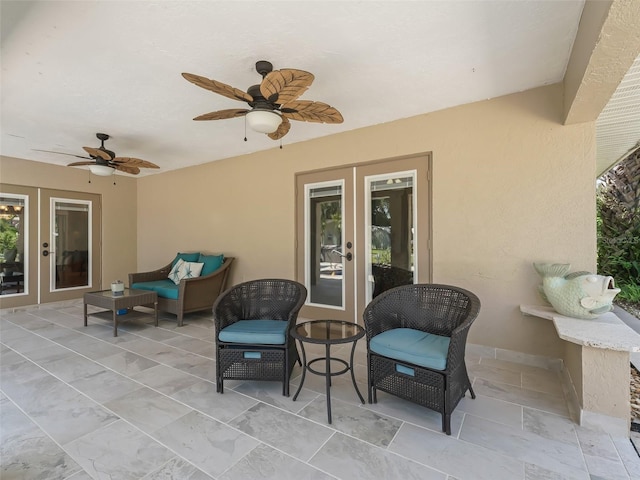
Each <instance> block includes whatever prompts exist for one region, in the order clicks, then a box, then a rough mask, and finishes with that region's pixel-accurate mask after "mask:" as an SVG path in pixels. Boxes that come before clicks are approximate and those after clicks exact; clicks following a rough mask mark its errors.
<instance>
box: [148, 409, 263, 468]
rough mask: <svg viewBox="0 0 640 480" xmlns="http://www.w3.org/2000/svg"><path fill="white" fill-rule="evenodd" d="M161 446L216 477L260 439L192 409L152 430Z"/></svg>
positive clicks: (253, 446)
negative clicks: (188, 412) (158, 428)
mask: <svg viewBox="0 0 640 480" xmlns="http://www.w3.org/2000/svg"><path fill="white" fill-rule="evenodd" d="M154 437H155V438H157V439H158V440H159V441H160V442H162V443H163V444H164V445H167V446H168V447H169V448H171V449H172V450H173V451H175V452H176V453H178V454H179V455H180V456H182V457H183V458H185V459H186V460H188V461H189V462H191V463H192V464H194V465H195V466H197V467H198V468H200V469H201V470H202V471H204V472H205V473H207V474H208V475H211V476H213V477H218V476H219V475H221V474H222V473H223V472H225V471H226V470H227V469H228V468H229V467H231V466H232V465H234V464H235V463H236V462H238V460H240V459H241V458H242V457H244V456H245V455H246V454H247V453H248V452H250V451H251V450H253V449H254V448H256V447H257V446H258V445H259V444H260V442H259V441H258V440H255V439H253V438H251V437H249V436H248V435H245V434H244V433H242V432H239V431H238V430H236V429H233V428H231V427H229V426H227V425H224V424H223V423H220V422H218V421H217V420H214V419H212V418H209V417H207V416H205V415H203V414H201V413H198V412H192V413H190V414H188V415H184V416H183V417H180V418H179V419H178V420H176V421H174V422H172V423H170V424H169V425H166V426H165V427H163V428H161V429H160V430H158V431H156V432H155V433H154Z"/></svg>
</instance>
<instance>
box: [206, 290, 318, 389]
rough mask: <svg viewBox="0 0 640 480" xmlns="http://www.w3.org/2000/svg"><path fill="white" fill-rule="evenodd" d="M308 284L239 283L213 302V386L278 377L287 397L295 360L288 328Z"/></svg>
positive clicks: (300, 306)
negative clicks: (230, 381)
mask: <svg viewBox="0 0 640 480" xmlns="http://www.w3.org/2000/svg"><path fill="white" fill-rule="evenodd" d="M306 298H307V289H306V288H305V287H304V285H302V284H300V283H298V282H294V281H292V280H283V279H261V280H252V281H249V282H244V283H240V284H238V285H235V286H233V287H231V288H230V289H228V290H227V291H226V292H224V293H222V294H221V295H220V297H218V299H217V300H216V302H215V304H214V305H213V317H214V322H215V328H216V390H217V391H218V392H219V393H224V391H223V390H224V388H223V381H224V380H225V379H228V380H279V381H282V394H283V395H284V396H287V397H288V396H289V378H290V375H291V370H292V369H293V367H294V365H295V363H296V361H299V359H298V351H297V350H296V346H295V342H294V339H293V337H291V335H289V330H291V328H292V327H293V326H294V325H295V323H296V319H297V318H298V312H299V311H300V308H302V305H303V304H304V301H305V299H306Z"/></svg>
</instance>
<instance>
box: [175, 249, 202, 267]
mask: <svg viewBox="0 0 640 480" xmlns="http://www.w3.org/2000/svg"><path fill="white" fill-rule="evenodd" d="M180 258H181V259H182V260H184V261H185V262H197V261H198V258H200V252H195V253H180V252H178V253H177V254H176V258H174V259H173V262H171V266H172V267H173V266H174V265H175V264H176V262H177V261H178V259H180Z"/></svg>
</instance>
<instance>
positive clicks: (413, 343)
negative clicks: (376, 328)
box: [369, 328, 451, 370]
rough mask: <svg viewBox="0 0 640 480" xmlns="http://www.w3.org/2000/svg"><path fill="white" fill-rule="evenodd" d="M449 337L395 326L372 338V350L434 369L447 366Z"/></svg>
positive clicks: (370, 343) (370, 345)
mask: <svg viewBox="0 0 640 480" xmlns="http://www.w3.org/2000/svg"><path fill="white" fill-rule="evenodd" d="M450 340H451V339H450V338H449V337H442V336H440V335H433V334H431V333H427V332H423V331H421V330H414V329H412V328H394V329H392V330H387V331H386V332H382V333H380V334H378V335H376V336H375V337H373V338H372V339H371V341H370V342H369V348H371V351H373V352H375V353H377V354H378V355H382V356H385V357H388V358H393V359H394V360H399V361H401V362H408V363H412V364H414V365H419V366H421V367H426V368H432V369H434V370H444V369H445V368H446V367H447V351H448V350H449V342H450Z"/></svg>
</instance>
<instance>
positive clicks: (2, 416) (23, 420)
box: [0, 398, 81, 480]
mask: <svg viewBox="0 0 640 480" xmlns="http://www.w3.org/2000/svg"><path fill="white" fill-rule="evenodd" d="M0 424H1V425H2V428H1V429H0V458H2V462H1V466H0V472H1V473H2V474H1V475H0V477H1V478H6V479H12V478H15V479H18V478H20V479H51V480H57V479H60V480H62V479H65V478H68V477H69V476H70V475H72V474H74V473H75V472H78V471H80V470H81V468H80V466H79V465H78V464H77V463H76V462H75V461H74V460H73V459H72V458H71V457H70V456H69V454H68V453H66V452H65V451H64V450H62V448H60V446H59V445H57V444H56V443H55V442H54V441H53V440H51V438H50V437H49V436H48V435H46V434H45V433H44V432H43V431H42V430H40V428H38V427H37V426H36V425H35V424H34V423H33V422H32V421H31V420H29V418H28V417H27V416H26V415H24V414H23V413H22V412H21V411H20V410H19V409H18V408H17V407H16V406H15V405H14V404H13V403H12V402H10V401H9V400H8V399H6V398H5V399H2V400H1V401H0Z"/></svg>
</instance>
